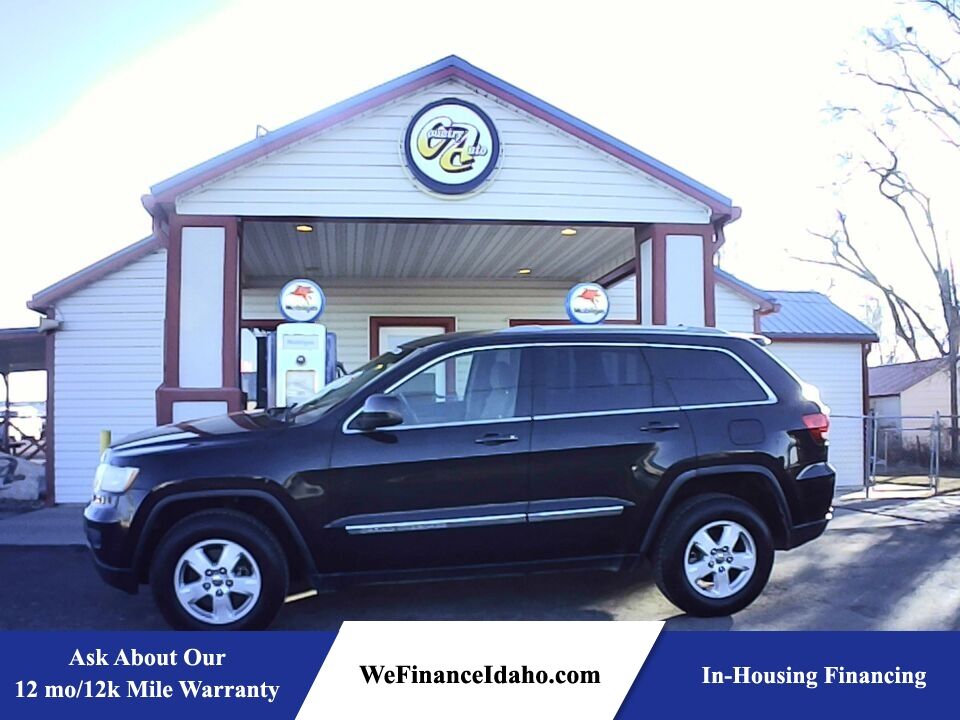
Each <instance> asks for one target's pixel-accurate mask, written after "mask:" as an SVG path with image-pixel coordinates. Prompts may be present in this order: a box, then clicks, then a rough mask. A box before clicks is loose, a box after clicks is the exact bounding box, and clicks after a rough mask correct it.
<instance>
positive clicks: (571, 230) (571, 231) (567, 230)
mask: <svg viewBox="0 0 960 720" xmlns="http://www.w3.org/2000/svg"><path fill="white" fill-rule="evenodd" d="M560 234H561V235H565V236H566V237H573V236H574V235H576V234H577V230H576V228H564V229H563V230H561V231H560Z"/></svg>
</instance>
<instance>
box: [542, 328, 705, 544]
mask: <svg viewBox="0 0 960 720" xmlns="http://www.w3.org/2000/svg"><path fill="white" fill-rule="evenodd" d="M535 368H536V372H535V376H536V381H535V385H534V392H533V396H534V398H533V413H534V420H533V436H532V442H531V455H530V506H529V510H528V512H529V520H530V526H529V532H530V538H529V542H530V545H531V549H532V552H533V553H534V554H535V555H536V557H537V558H538V559H559V558H571V557H600V556H616V555H621V554H623V553H629V552H635V551H636V550H637V547H638V546H639V538H640V537H641V533H642V531H643V527H642V526H641V524H642V522H643V520H642V518H643V517H645V515H646V513H645V512H644V510H645V509H648V508H645V506H646V505H647V504H648V503H649V502H650V498H651V493H652V491H653V490H654V488H656V487H657V485H658V484H659V483H660V481H661V479H662V477H663V475H664V473H665V472H666V471H667V470H668V469H669V468H671V466H673V465H674V464H675V463H676V462H678V461H680V460H683V459H687V458H691V457H693V456H694V455H695V449H694V441H693V433H692V432H691V429H690V427H689V425H688V422H687V418H686V414H685V413H684V412H682V411H681V410H679V409H675V403H674V402H673V399H672V397H670V396H669V390H668V389H667V388H666V387H665V386H661V385H660V384H659V383H656V382H654V380H653V378H652V376H651V372H650V369H649V367H648V365H647V362H646V359H645V357H644V354H643V351H642V349H641V348H640V347H637V346H629V345H612V344H610V345H573V346H545V347H541V348H538V350H537V353H536V359H535ZM635 545H636V546H635Z"/></svg>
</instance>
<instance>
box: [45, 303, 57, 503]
mask: <svg viewBox="0 0 960 720" xmlns="http://www.w3.org/2000/svg"><path fill="white" fill-rule="evenodd" d="M47 317H48V318H51V319H53V318H54V314H53V312H52V311H50V312H47ZM54 335H55V333H53V332H48V333H47V337H46V339H45V342H46V347H45V348H44V364H45V365H46V366H47V402H46V404H45V406H44V411H45V412H46V415H47V427H46V446H45V447H44V448H43V455H44V460H43V466H44V469H43V472H44V479H45V484H46V493H45V495H44V498H43V502H44V504H45V505H47V506H51V505H55V504H56V502H57V480H56V444H55V442H54V437H55V436H54V427H55V425H56V407H55V404H54V398H55V396H56V392H55V389H56V383H55V382H54V380H55V377H54V374H55V372H56V367H57V362H56V352H57V348H56V339H55V337H54Z"/></svg>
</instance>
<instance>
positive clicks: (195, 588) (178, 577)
mask: <svg viewBox="0 0 960 720" xmlns="http://www.w3.org/2000/svg"><path fill="white" fill-rule="evenodd" d="M173 582H174V590H175V591H176V596H177V600H178V601H179V603H180V606H181V607H182V608H183V609H184V610H186V611H187V612H188V613H189V614H190V615H191V616H192V617H194V618H196V619H197V620H200V621H201V622H205V623H209V624H212V625H226V624H228V623H232V622H236V621H237V620H240V619H241V618H243V617H245V616H246V615H247V614H248V613H249V612H250V611H251V610H253V608H254V606H255V605H256V604H257V599H258V598H259V597H260V590H261V588H262V586H263V578H262V576H261V574H260V567H259V566H258V565H257V561H256V560H255V559H254V558H253V555H252V554H251V553H250V551H249V550H247V549H246V548H245V547H243V546H242V545H240V544H239V543H236V542H234V541H232V540H223V539H212V540H203V541H201V542H198V543H196V544H195V545H192V546H191V547H189V548H187V550H186V551H184V553H183V554H182V555H181V556H180V559H179V560H178V561H177V565H176V570H175V572H174V580H173Z"/></svg>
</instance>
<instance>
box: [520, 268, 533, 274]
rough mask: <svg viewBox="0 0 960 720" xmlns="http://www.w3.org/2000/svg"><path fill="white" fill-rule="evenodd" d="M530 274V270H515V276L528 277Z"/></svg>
mask: <svg viewBox="0 0 960 720" xmlns="http://www.w3.org/2000/svg"><path fill="white" fill-rule="evenodd" d="M532 272H533V270H531V269H530V268H520V269H519V270H517V275H529V274H530V273H532Z"/></svg>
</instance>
